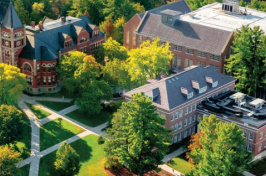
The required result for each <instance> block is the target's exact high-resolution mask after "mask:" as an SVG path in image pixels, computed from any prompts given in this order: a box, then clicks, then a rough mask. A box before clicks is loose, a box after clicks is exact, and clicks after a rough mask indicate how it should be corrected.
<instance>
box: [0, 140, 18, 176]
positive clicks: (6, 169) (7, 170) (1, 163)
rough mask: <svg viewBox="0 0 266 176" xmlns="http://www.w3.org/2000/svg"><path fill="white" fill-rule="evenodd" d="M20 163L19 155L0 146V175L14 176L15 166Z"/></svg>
mask: <svg viewBox="0 0 266 176" xmlns="http://www.w3.org/2000/svg"><path fill="white" fill-rule="evenodd" d="M20 161H21V158H20V153H18V152H15V151H13V150H12V149H11V148H10V147H8V146H7V145H5V146H3V145H2V146H0V173H1V175H4V176H14V175H15V174H16V173H17V172H18V167H17V164H18V163H19V162H20Z"/></svg>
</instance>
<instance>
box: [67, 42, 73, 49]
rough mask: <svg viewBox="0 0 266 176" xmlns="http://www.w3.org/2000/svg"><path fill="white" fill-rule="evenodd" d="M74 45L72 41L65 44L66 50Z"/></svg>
mask: <svg viewBox="0 0 266 176" xmlns="http://www.w3.org/2000/svg"><path fill="white" fill-rule="evenodd" d="M72 44H73V43H72V41H67V42H65V48H68V47H71V46H72Z"/></svg>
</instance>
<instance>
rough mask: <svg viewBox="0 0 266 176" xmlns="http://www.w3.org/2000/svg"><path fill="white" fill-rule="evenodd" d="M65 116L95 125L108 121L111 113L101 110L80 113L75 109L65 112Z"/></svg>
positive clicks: (88, 124) (91, 125)
mask: <svg viewBox="0 0 266 176" xmlns="http://www.w3.org/2000/svg"><path fill="white" fill-rule="evenodd" d="M66 116H68V117H70V118H72V119H75V120H77V121H79V122H81V123H83V124H85V125H87V126H90V127H96V126H99V125H101V124H103V123H105V122H107V121H109V119H110V118H112V113H110V112H107V111H104V110H102V111H101V112H100V113H99V114H95V115H88V114H87V113H82V112H80V111H79V110H78V109H77V110H75V111H72V112H70V113H68V114H66Z"/></svg>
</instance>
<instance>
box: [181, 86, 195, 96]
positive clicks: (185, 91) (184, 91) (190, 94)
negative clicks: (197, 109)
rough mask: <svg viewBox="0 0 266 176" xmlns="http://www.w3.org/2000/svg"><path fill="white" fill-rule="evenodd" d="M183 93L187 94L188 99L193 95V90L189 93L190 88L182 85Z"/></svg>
mask: <svg viewBox="0 0 266 176" xmlns="http://www.w3.org/2000/svg"><path fill="white" fill-rule="evenodd" d="M181 93H182V94H184V95H187V99H190V98H192V97H193V92H191V93H188V90H187V89H186V88H184V87H181Z"/></svg>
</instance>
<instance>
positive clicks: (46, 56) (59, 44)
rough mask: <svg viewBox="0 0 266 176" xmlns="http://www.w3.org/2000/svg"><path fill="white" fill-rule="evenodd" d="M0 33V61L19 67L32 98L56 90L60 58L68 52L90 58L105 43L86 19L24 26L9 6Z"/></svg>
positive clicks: (50, 20) (98, 31) (61, 20)
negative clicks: (84, 54) (79, 52)
mask: <svg viewBox="0 0 266 176" xmlns="http://www.w3.org/2000/svg"><path fill="white" fill-rule="evenodd" d="M0 20H1V19H0ZM0 33H1V36H0V40H1V43H0V53H1V54H0V61H1V62H4V63H7V64H10V65H15V66H17V67H19V68H20V69H21V72H22V73H25V74H26V75H27V82H28V83H29V87H28V90H27V91H29V92H30V93H33V94H39V93H43V92H51V91H55V90H56V88H57V86H58V80H57V74H56V71H55V67H56V65H57V64H58V61H59V59H60V58H61V56H62V55H64V54H67V53H68V52H69V51H81V52H84V53H86V54H93V52H94V51H95V50H96V49H97V48H98V47H99V46H100V45H101V44H102V43H103V42H104V41H105V36H104V34H103V33H101V32H100V30H99V28H98V27H97V26H95V25H93V24H92V23H91V21H90V19H89V18H88V17H87V16H82V17H80V18H74V17H70V16H69V17H61V18H60V19H57V20H52V19H48V18H44V20H43V21H42V22H41V23H40V24H38V25H35V23H34V22H32V24H31V26H24V25H23V24H22V23H21V21H20V19H19V17H18V15H17V13H16V11H15V9H14V6H13V4H12V2H10V4H9V7H8V9H7V12H6V13H5V15H4V16H3V19H2V23H1V28H0Z"/></svg>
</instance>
